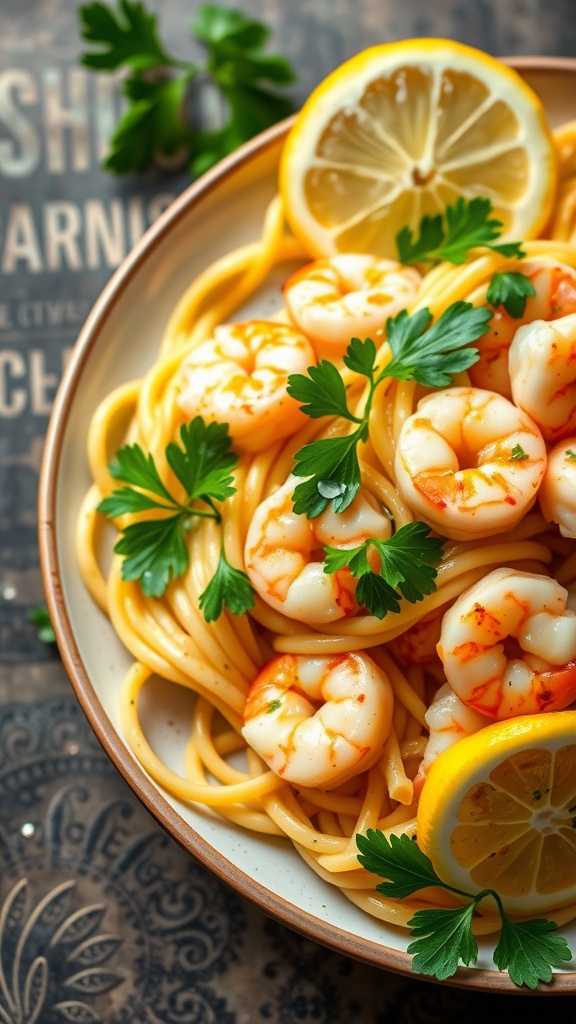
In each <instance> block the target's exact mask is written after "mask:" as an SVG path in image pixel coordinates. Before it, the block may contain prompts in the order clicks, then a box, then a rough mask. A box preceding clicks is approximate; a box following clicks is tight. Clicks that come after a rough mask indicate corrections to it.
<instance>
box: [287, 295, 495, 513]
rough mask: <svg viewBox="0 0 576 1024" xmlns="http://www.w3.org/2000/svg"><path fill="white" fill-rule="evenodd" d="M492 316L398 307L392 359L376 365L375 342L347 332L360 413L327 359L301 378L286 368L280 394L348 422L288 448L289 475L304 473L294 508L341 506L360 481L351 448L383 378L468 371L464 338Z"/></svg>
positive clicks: (311, 411)
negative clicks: (359, 385)
mask: <svg viewBox="0 0 576 1024" xmlns="http://www.w3.org/2000/svg"><path fill="white" fill-rule="evenodd" d="M492 315H493V314H492V312H491V310H489V309H486V308H485V307H484V306H478V307H474V306H472V304H471V303H469V302H454V303H452V305H450V306H448V308H447V309H446V310H445V311H444V313H443V314H442V316H440V317H439V319H438V320H437V321H436V322H435V323H434V324H432V314H431V312H430V310H429V309H428V308H424V309H420V310H418V311H417V312H416V313H414V314H412V315H411V316H410V315H409V314H408V313H407V312H406V310H402V311H401V312H400V313H398V315H397V316H396V317H394V318H389V319H388V320H387V322H386V333H387V340H388V343H389V345H390V349H391V351H392V359H391V361H390V362H389V363H388V365H387V366H385V367H383V368H382V369H380V368H379V367H378V366H377V364H376V355H377V353H376V346H375V344H374V342H373V341H372V339H371V338H365V339H364V341H362V340H360V338H352V340H351V342H350V344H349V346H348V348H347V350H346V355H345V356H344V363H345V365H346V366H347V367H348V369H349V370H352V371H353V372H354V373H358V374H360V375H361V376H364V377H366V379H367V382H368V395H367V398H366V401H365V403H364V406H363V412H362V415H361V416H356V415H354V414H353V413H352V412H351V410H350V408H349V406H348V402H347V395H346V389H345V387H344V384H343V383H342V380H341V377H340V374H339V372H338V370H337V369H336V367H334V365H333V364H332V363H330V362H328V361H327V360H321V362H320V363H318V365H317V366H316V367H311V368H310V369H309V370H308V376H306V375H305V374H300V373H294V374H291V375H290V377H289V378H288V387H287V391H288V394H289V395H291V396H292V398H295V399H296V401H298V402H301V403H302V405H301V408H302V410H303V411H304V412H305V413H306V415H307V416H310V417H312V418H315V417H321V416H339V417H341V418H342V419H345V420H348V421H349V422H350V423H351V424H354V425H355V428H354V429H353V430H350V431H349V433H347V434H345V435H343V436H341V437H331V438H321V439H320V440H318V441H312V442H311V443H310V444H307V445H304V447H303V448H301V449H300V450H299V451H298V452H296V455H295V461H296V466H295V468H294V470H293V472H294V475H295V476H298V477H306V478H307V479H306V480H304V481H303V482H302V483H299V484H298V485H297V486H296V488H295V490H294V494H293V502H294V511H295V512H296V513H298V514H304V515H306V516H308V518H309V519H313V518H314V517H315V516H318V515H320V514H321V513H322V512H323V511H324V509H325V508H326V506H327V505H328V503H329V502H332V509H333V511H334V512H344V511H345V509H347V508H348V506H349V505H350V504H351V502H352V501H354V498H355V497H356V495H357V493H358V490H359V487H360V466H359V463H358V455H357V446H358V443H359V442H360V441H365V440H366V438H367V437H368V422H369V418H370V412H371V409H372V402H373V398H374V393H375V391H376V388H377V387H378V386H379V385H380V384H381V383H382V381H384V380H386V379H389V378H391V377H394V378H396V379H397V380H416V381H418V382H419V383H420V384H424V385H426V386H427V387H446V386H448V385H449V384H451V383H452V380H453V377H454V374H457V373H460V372H461V371H462V370H465V369H468V367H470V366H472V365H473V363H475V362H476V361H477V360H478V350H477V349H476V348H473V347H471V343H472V342H474V341H476V340H477V339H478V338H480V337H481V336H482V335H483V334H485V333H486V331H487V330H488V322H489V321H490V319H491V317H492ZM431 324H432V326H431Z"/></svg>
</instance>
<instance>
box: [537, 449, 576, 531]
mask: <svg viewBox="0 0 576 1024" xmlns="http://www.w3.org/2000/svg"><path fill="white" fill-rule="evenodd" d="M538 500H539V502H540V508H541V510H542V515H543V516H544V518H545V519H546V520H547V522H549V523H557V524H558V528H559V530H560V533H561V534H562V536H563V537H576V435H574V436H573V437H569V438H567V439H566V441H560V443H559V444H557V445H555V446H554V448H552V450H551V451H550V452H548V465H547V467H546V472H545V474H544V479H543V481H542V483H541V484H540V490H539V491H538Z"/></svg>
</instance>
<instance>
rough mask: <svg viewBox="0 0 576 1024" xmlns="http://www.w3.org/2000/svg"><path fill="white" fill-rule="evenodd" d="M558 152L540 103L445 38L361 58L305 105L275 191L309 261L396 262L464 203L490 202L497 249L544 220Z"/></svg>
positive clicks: (492, 63)
mask: <svg viewBox="0 0 576 1024" xmlns="http://www.w3.org/2000/svg"><path fill="white" fill-rule="evenodd" d="M555 188H556V150H555V146H554V141H553V138H552V133H551V130H550V128H549V126H548V124H547V121H546V117H545V113H544V110H543V107H542V104H541V102H540V100H539V99H538V97H537V95H536V94H535V93H534V91H533V90H532V89H531V88H530V87H529V86H528V85H527V84H526V82H525V81H524V80H523V79H522V78H521V77H520V75H519V74H518V73H517V72H516V71H514V70H512V69H511V68H509V67H507V66H506V65H504V64H502V63H501V62H500V61H498V60H496V59H495V58H493V57H490V56H489V55H488V54H486V53H484V52H482V51H480V50H476V49H474V48H473V47H469V46H465V45H463V44H461V43H457V42H454V41H451V40H445V39H412V40H405V41H401V42H397V43H388V44H382V45H380V46H375V47H372V48H370V49H368V50H364V51H363V52H361V53H359V54H357V55H356V56H355V57H353V58H352V59H351V60H349V61H347V62H346V63H344V64H342V65H341V66H340V67H339V68H337V69H336V70H335V71H334V72H333V73H332V74H330V75H329V76H328V77H327V78H326V79H324V81H323V82H321V84H320V85H319V86H318V87H317V88H316V89H315V90H314V92H313V93H312V94H311V96H310V97H309V99H308V100H307V102H306V103H305V105H304V106H303V108H302V110H301V111H300V113H299V114H298V115H297V117H296V121H295V123H294V125H293V127H292V129H291V131H290V132H289V134H288V137H287V140H286V143H285V146H284V149H283V155H282V158H281V165H280V192H281V195H282V198H283V201H284V206H285V210H286V217H287V219H288V222H289V224H290V226H291V228H292V230H293V232H294V234H295V235H296V236H297V237H299V238H300V239H301V240H302V241H303V242H304V243H305V244H306V245H307V246H308V247H309V249H310V250H311V252H312V253H313V254H314V255H316V256H330V255H333V254H334V253H337V252H371V253H375V254H376V255H381V256H389V257H391V258H394V257H395V256H396V255H397V252H396V243H395V238H396V234H397V232H398V231H399V230H400V229H401V228H402V227H404V226H408V227H410V228H412V230H416V228H417V227H418V225H419V223H420V220H421V218H422V217H423V216H424V215H425V214H428V215H431V216H433V215H435V214H437V213H438V212H441V211H443V210H444V209H445V207H446V206H447V205H448V204H451V203H454V202H455V201H456V200H457V199H458V198H459V197H460V196H463V197H464V198H466V199H472V198H473V197H475V196H486V197H488V198H489V199H490V200H491V202H492V206H493V213H494V216H495V217H497V218H498V219H499V220H501V221H502V223H503V225H504V229H503V234H502V237H503V238H504V239H514V240H519V239H522V238H533V237H536V236H537V235H538V232H539V231H540V230H541V229H542V228H543V227H544V225H545V224H546V222H547V221H548V218H549V216H550V213H551V208H552V203H553V200H554V194H555Z"/></svg>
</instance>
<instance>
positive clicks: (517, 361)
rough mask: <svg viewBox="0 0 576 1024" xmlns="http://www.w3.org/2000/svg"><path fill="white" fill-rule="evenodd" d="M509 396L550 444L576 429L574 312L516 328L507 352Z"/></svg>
mask: <svg viewBox="0 0 576 1024" xmlns="http://www.w3.org/2000/svg"><path fill="white" fill-rule="evenodd" d="M508 363H509V368H510V381H511V385H512V398H513V400H514V402H515V404H516V405H517V406H518V407H519V408H520V409H524V411H525V412H527V413H528V415H529V416H531V417H532V419H533V420H534V421H535V422H536V423H537V424H538V426H539V427H540V430H541V432H542V435H543V437H544V438H545V439H546V440H547V441H550V442H552V443H555V442H556V441H561V440H563V438H565V437H568V435H569V434H573V433H574V432H575V431H576V313H570V315H569V316H563V317H562V318H561V319H560V320H556V321H555V322H554V323H553V324H549V323H546V321H544V320H535V321H534V323H532V324H527V325H526V326H525V327H519V328H518V330H517V331H516V334H515V335H514V341H513V342H512V344H511V346H510V352H509V354H508Z"/></svg>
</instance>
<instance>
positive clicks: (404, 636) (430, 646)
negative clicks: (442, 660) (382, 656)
mask: <svg viewBox="0 0 576 1024" xmlns="http://www.w3.org/2000/svg"><path fill="white" fill-rule="evenodd" d="M443 614H444V608H437V609H435V610H434V611H433V612H431V613H430V614H429V615H425V616H424V617H423V618H422V619H418V621H417V622H415V623H414V625H413V626H409V627H408V629H405V630H404V632H403V633H400V635H399V636H397V637H394V639H393V640H389V641H388V647H389V648H390V650H391V651H392V654H393V655H394V657H395V658H396V659H397V661H399V662H400V664H401V665H430V664H431V663H432V662H435V661H438V652H437V651H436V645H437V643H438V641H439V639H440V630H441V628H442V616H443Z"/></svg>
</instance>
